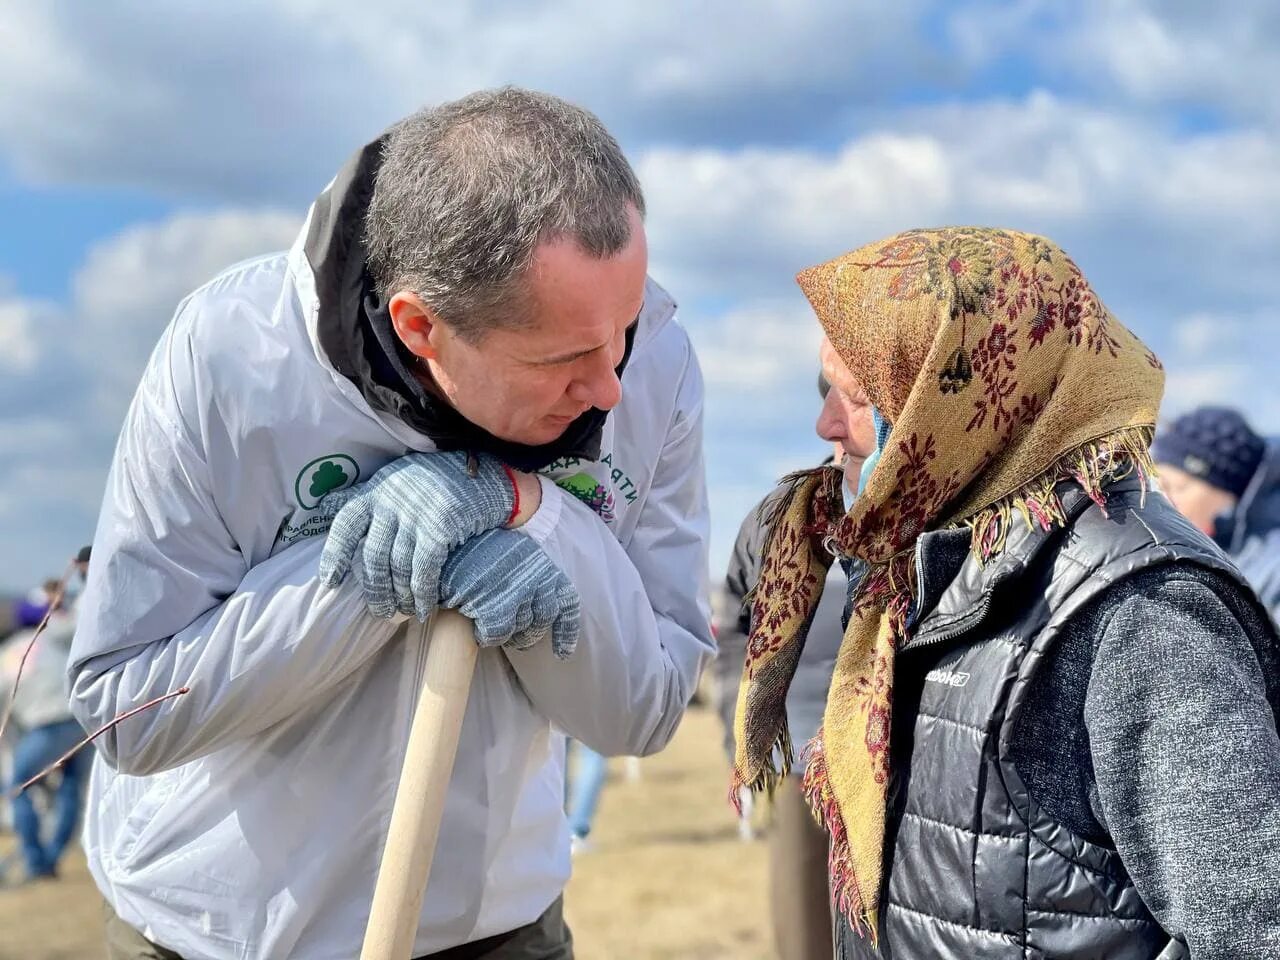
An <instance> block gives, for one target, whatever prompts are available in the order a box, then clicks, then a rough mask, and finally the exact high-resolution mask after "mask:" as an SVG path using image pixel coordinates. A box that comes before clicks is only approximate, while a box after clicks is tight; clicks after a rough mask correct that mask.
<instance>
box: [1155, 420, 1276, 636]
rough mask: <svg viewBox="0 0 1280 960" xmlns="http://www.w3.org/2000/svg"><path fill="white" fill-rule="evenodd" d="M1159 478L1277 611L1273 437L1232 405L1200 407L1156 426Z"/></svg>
mask: <svg viewBox="0 0 1280 960" xmlns="http://www.w3.org/2000/svg"><path fill="white" fill-rule="evenodd" d="M1151 455H1152V457H1153V458H1154V459H1155V461H1156V466H1157V467H1158V468H1159V470H1160V486H1161V487H1162V488H1163V489H1164V491H1165V493H1166V494H1167V495H1168V497H1169V499H1170V500H1171V501H1173V505H1174V506H1175V507H1177V508H1178V509H1179V510H1180V511H1182V514H1183V516H1185V517H1186V518H1187V519H1188V520H1190V521H1191V522H1192V523H1193V524H1195V525H1196V526H1197V527H1198V528H1199V529H1200V530H1202V531H1204V532H1205V533H1207V534H1208V535H1209V536H1210V537H1212V538H1213V539H1214V542H1216V543H1217V544H1218V546H1220V547H1222V549H1223V550H1225V551H1226V552H1227V554H1228V555H1229V556H1230V557H1231V559H1232V560H1233V561H1235V564H1236V566H1237V567H1239V568H1240V572H1241V573H1242V574H1244V578H1245V579H1246V580H1248V581H1249V584H1250V585H1251V586H1252V587H1253V589H1254V590H1255V591H1257V594H1258V598H1259V599H1260V600H1261V601H1262V602H1263V604H1264V605H1265V606H1266V608H1267V610H1268V611H1269V612H1270V613H1271V616H1272V618H1273V619H1275V618H1278V617H1280V442H1278V441H1275V440H1270V441H1268V440H1266V439H1264V438H1263V437H1261V436H1259V435H1258V434H1257V433H1255V432H1254V431H1253V429H1252V428H1251V427H1250V426H1249V423H1248V421H1246V420H1245V418H1244V417H1243V416H1242V415H1241V414H1240V413H1239V412H1238V411H1236V410H1230V409H1227V408H1224V407H1199V408H1197V409H1195V410H1192V411H1191V412H1190V413H1186V414H1183V415H1182V416H1181V417H1178V418H1177V419H1176V420H1174V421H1173V422H1172V423H1170V424H1169V425H1168V426H1167V427H1165V428H1163V429H1161V430H1160V431H1159V432H1158V433H1157V434H1156V439H1155V442H1154V443H1152V445H1151Z"/></svg>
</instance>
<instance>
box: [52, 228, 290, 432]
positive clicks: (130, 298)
mask: <svg viewBox="0 0 1280 960" xmlns="http://www.w3.org/2000/svg"><path fill="white" fill-rule="evenodd" d="M300 225H301V218H300V217H299V216H297V215H296V214H292V213H285V212H281V211H273V210H265V211H263V210H223V211H218V212H215V213H209V214H179V215H177V216H174V217H172V218H170V219H168V220H165V221H162V222H160V223H153V224H140V225H137V226H133V227H129V228H128V229H126V230H124V231H123V232H121V233H119V234H117V235H116V236H114V237H111V238H109V239H108V240H106V241H104V242H102V243H100V244H98V245H97V246H95V247H93V248H92V249H91V250H90V251H89V253H88V255H87V257H86V258H85V262H84V264H83V265H82V266H81V267H80V269H79V270H78V271H77V272H76V275H75V278H74V280H73V282H72V288H73V297H74V305H73V309H72V311H71V313H72V316H73V317H74V318H75V324H76V327H75V329H76V333H77V342H78V346H79V349H80V351H81V355H82V357H83V358H84V359H85V361H86V363H87V364H88V365H89V366H90V368H91V369H92V370H94V373H95V377H96V378H97V386H98V398H99V403H98V405H97V406H98V414H99V416H100V418H101V419H102V421H103V422H105V423H111V424H118V422H119V420H120V418H121V417H122V416H123V413H124V408H125V405H126V404H127V402H128V399H129V397H130V396H131V395H132V393H133V390H134V388H135V387H136V386H137V383H138V379H139V377H140V376H141V373H142V368H143V366H144V364H145V363H146V359H147V357H148V355H149V354H150V352H151V349H152V348H153V347H154V346H155V343H156V341H157V340H158V339H159V337H160V332H161V331H162V330H163V329H164V327H165V325H166V324H167V323H168V322H169V320H170V318H171V317H172V316H173V312H174V309H175V308H176V307H177V305H178V303H179V302H180V301H181V300H182V298H183V297H185V296H186V295H187V294H188V293H190V292H191V291H192V290H194V289H196V288H197V287H199V286H200V285H201V284H203V283H205V282H206V281H208V280H211V279H212V278H213V277H214V276H216V275H217V274H218V273H219V272H221V271H222V270H223V269H225V268H226V267H228V266H230V265H231V264H233V263H235V262H237V261H239V260H243V259H246V258H248V257H252V256H255V255H258V254H263V253H270V252H272V251H275V250H280V249H284V248H286V247H288V246H289V245H290V244H291V243H292V242H293V239H294V235H295V234H296V233H297V231H298V228H299V227H300Z"/></svg>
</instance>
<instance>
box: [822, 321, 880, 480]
mask: <svg viewBox="0 0 1280 960" xmlns="http://www.w3.org/2000/svg"><path fill="white" fill-rule="evenodd" d="M818 358H819V360H820V361H821V363H822V373H823V376H825V377H826V378H827V382H828V383H829V384H831V389H829V390H828V391H827V395H826V397H825V398H824V399H823V401H822V412H821V413H819V414H818V422H817V424H816V429H817V431H818V436H820V437H821V438H822V439H823V440H826V441H827V442H829V443H831V444H832V445H833V446H834V447H835V448H836V462H837V463H838V464H840V465H841V466H842V467H843V468H844V475H845V483H846V484H848V485H849V489H850V490H856V489H857V485H858V473H859V471H861V469H862V462H863V461H864V460H865V459H866V458H867V457H869V456H871V454H872V452H874V451H875V448H876V427H875V423H874V421H873V420H872V419H871V401H870V400H868V399H867V395H866V392H865V391H864V390H863V389H862V386H861V385H860V384H859V383H858V381H857V380H856V379H854V376H853V374H852V373H851V372H850V370H849V368H848V367H847V366H846V365H845V362H844V361H843V360H841V359H840V355H839V354H838V353H836V351H835V348H834V347H833V346H831V341H829V340H827V339H825V338H824V339H823V341H822V346H821V348H819V352H818Z"/></svg>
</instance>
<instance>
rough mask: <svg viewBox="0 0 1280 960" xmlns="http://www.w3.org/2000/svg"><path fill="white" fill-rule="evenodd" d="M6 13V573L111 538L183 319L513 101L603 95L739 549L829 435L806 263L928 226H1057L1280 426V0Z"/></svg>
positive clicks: (232, 1) (1111, 301) (1147, 316)
mask: <svg viewBox="0 0 1280 960" xmlns="http://www.w3.org/2000/svg"><path fill="white" fill-rule="evenodd" d="M264 7H265V5H261V4H251V3H248V2H243V0H225V2H222V3H218V4H209V3H195V2H187V0H175V2H170V3H166V4H152V3H146V4H143V3H140V2H127V0H122V2H117V3H112V4H84V3H71V2H59V0H51V2H44V3H39V4H34V3H28V2H23V0H0V51H3V54H2V55H0V222H2V223H3V225H4V228H3V229H2V230H0V543H3V545H4V550H3V551H2V552H0V588H11V589H16V588H24V587H26V586H29V585H30V584H32V583H34V582H37V581H38V580H39V579H40V578H43V577H45V576H47V575H51V574H55V573H57V572H58V571H60V570H61V569H62V567H63V565H64V563H65V559H66V558H67V557H68V556H69V555H70V554H71V553H72V552H73V551H74V550H75V549H76V548H77V547H79V546H80V545H81V544H82V543H84V542H87V541H88V540H89V538H90V537H91V535H92V530H93V526H94V522H95V518H96V515H97V509H98V504H99V502H100V499H101V490H102V483H103V480H104V479H105V475H106V469H107V466H108V464H109V462H110V457H111V451H112V449H113V446H114V443H115V437H116V433H117V431H118V428H119V424H120V421H121V418H122V416H123V414H124V409H125V407H126V405H127V403H128V400H129V397H130V395H131V394H132V390H133V387H134V385H135V383H136V381H137V378H138V375H139V372H140V370H141V367H142V364H143V363H144V362H145V358H146V355H147V352H148V351H149V349H150V347H151V345H152V344H153V343H154V342H155V340H156V338H157V336H158V334H159V331H160V330H161V329H162V328H163V326H164V324H165V323H167V322H168V319H169V316H170V314H171V312H172V310H173V308H174V306H175V305H176V304H177V302H178V300H179V299H180V298H181V297H182V296H183V295H184V294H185V293H186V292H187V291H188V290H190V289H191V288H193V287H195V286H197V285H198V284H200V283H201V282H203V281H204V280H206V279H208V277H210V276H211V275H213V274H214V273H215V272H217V271H218V270H219V269H220V268H221V267H223V266H225V265H227V264H230V263H231V262H234V261H235V260H238V259H241V258H243V257H245V256H248V255H251V254H254V253H257V252H261V251H265V250H271V249H278V248H281V247H283V246H286V245H287V244H288V243H289V242H290V240H291V238H292V235H293V233H294V232H295V231H296V229H297V227H298V225H299V224H300V222H301V219H302V216H303V215H304V213H305V210H306V205H307V203H308V202H309V200H310V199H311V198H312V197H313V196H314V195H315V194H316V193H317V192H318V191H319V190H320V189H321V188H322V187H323V186H324V183H325V182H326V180H327V179H328V178H329V176H331V175H332V173H333V172H334V171H335V170H336V169H337V167H338V166H339V165H340V164H341V163H342V161H343V160H344V159H345V157H346V156H347V155H348V154H349V153H350V152H351V151H352V150H353V149H354V148H355V147H357V146H358V145H359V144H360V143H361V142H363V141H364V140H366V139H368V138H370V137H372V136H373V135H375V134H376V133H377V132H378V131H379V130H380V129H381V128H382V127H383V126H385V125H386V124H387V123H389V122H391V121H393V120H394V119H396V118H397V117H399V116H401V115H403V114H405V113H407V112H409V111H411V110H413V109H415V108H416V107H418V106H419V105H421V104H424V103H430V102H436V101H439V100H442V99H447V98H450V97H453V96H457V95H459V94H462V93H465V92H467V91H468V90H472V89H475V88H478V87H484V86H492V85H495V84H499V83H517V84H522V85H526V86H533V87H537V88H541V89H545V90H549V91H551V92H554V93H558V94H560V95H562V96H566V97H568V98H570V99H573V100H576V101H578V102H580V103H583V104H584V105H586V106H588V107H590V108H591V109H593V110H595V111H596V112H597V113H599V114H600V116H601V117H602V118H603V119H604V121H605V122H606V123H607V124H608V125H609V126H610V127H611V129H613V130H614V131H615V133H617V135H618V136H619V138H620V139H621V140H622V141H623V143H624V146H625V147H626V148H627V151H628V153H629V155H630V156H631V158H632V160H633V162H634V164H635V166H636V168H637V170H638V171H639V173H640V176H641V179H642V180H643V181H644V185H645V188H646V192H647V195H648V200H649V207H650V214H649V221H648V226H649V235H650V246H651V250H652V258H653V263H652V272H653V273H654V274H655V276H657V278H658V279H659V280H660V281H661V282H662V283H664V285H666V286H667V287H668V289H670V290H671V291H672V293H673V294H674V295H675V296H676V298H677V299H678V300H679V301H680V304H681V315H682V318H683V321H684V323H685V324H686V325H687V327H688V328H689V330H690V332H691V334H692V336H693V338H694V341H695V343H696V344H697V346H698V349H699V354H700V357H701V359H702V363H703V367H704V371H705V374H706V378H707V383H708V422H707V454H708V467H709V473H710V478H711V484H712V491H713V507H714V517H713V523H714V530H713V550H712V556H713V564H714V566H715V568H716V570H718V569H719V568H720V566H721V565H722V564H723V562H724V560H725V558H726V556H727V551H728V545H729V543H730V542H731V540H732V537H733V535H734V532H735V531H736V528H737V525H738V523H739V522H740V520H741V518H742V516H743V515H744V514H745V512H746V511H747V509H748V508H749V507H750V506H751V504H752V503H753V502H754V501H755V500H756V499H757V498H759V497H760V496H761V495H762V494H763V493H764V492H765V491H767V490H768V489H769V487H770V485H771V484H772V482H773V481H774V479H776V477H777V476H778V475H780V474H781V473H782V472H784V471H785V470H787V469H790V468H793V467H796V466H802V465H805V464H806V463H808V462H810V461H813V460H815V459H816V458H817V457H819V456H820V455H821V452H822V446H821V444H820V443H819V442H818V441H817V439H816V438H814V437H813V436H812V430H811V425H812V421H813V418H814V416H815V414H816V404H815V400H816V394H815V390H814V370H815V366H816V348H817V326H816V324H815V323H814V322H813V321H812V319H811V317H810V315H809V311H808V309H807V307H806V305H805V303H804V301H803V299H802V298H801V296H800V294H799V292H798V290H797V289H796V287H795V285H794V283H793V281H792V277H793V275H794V274H795V272H796V271H797V270H798V269H800V268H801V267H804V266H807V265H809V264H811V263H814V262H817V261H819V260H824V259H827V258H829V257H831V256H834V255H836V254H838V253H840V252H843V251H845V250H848V249H851V248H853V247H856V246H859V245H861V244H863V243H865V242H868V241H871V240H874V239H877V238H878V237H880V236H884V235H888V234H890V233H894V232H897V231H898V230H902V229H906V228H910V227H919V226H937V225H943V224H947V223H983V224H992V225H1000V226H1008V227H1014V228H1018V229H1024V230H1031V231H1035V232H1040V233H1044V234H1047V235H1048V236H1050V237H1052V238H1054V239H1055V240H1057V241H1058V242H1059V243H1061V244H1062V245H1063V246H1064V247H1065V248H1066V249H1067V251H1068V252H1069V253H1070V254H1071V255H1072V256H1073V257H1074V258H1075V259H1076V260H1077V261H1078V262H1079V263H1080V264H1081V266H1082V267H1083V268H1084V270H1085V272H1086V274H1088V275H1089V277H1090V278H1091V280H1092V281H1093V283H1094V286H1095V287H1096V288H1097V290H1098V291H1099V293H1100V294H1101V296H1102V298H1103V299H1104V300H1105V301H1106V302H1107V304H1108V305H1109V306H1110V307H1111V308H1112V310H1113V311H1114V312H1115V313H1116V314H1117V315H1118V316H1119V317H1120V318H1121V319H1122V320H1123V321H1125V322H1126V323H1127V324H1129V325H1130V326H1131V327H1132V328H1133V329H1134V330H1135V331H1136V332H1137V333H1138V334H1139V335H1140V336H1142V337H1143V338H1144V339H1145V340H1147V342H1148V343H1149V344H1150V345H1151V346H1152V347H1154V348H1155V349H1156V351H1157V352H1158V353H1159V354H1160V355H1161V357H1162V358H1163V359H1164V360H1165V363H1166V366H1167V368H1168V370H1169V382H1168V388H1167V392H1166V400H1165V404H1166V406H1165V409H1166V412H1168V413H1174V412H1177V411H1178V410H1180V409H1185V408H1186V407H1188V406H1191V405H1194V404H1196V403H1200V402H1205V401H1209V400H1213V401H1221V402H1226V403H1234V404H1239V405H1241V406H1243V407H1244V408H1245V409H1246V411H1247V412H1248V413H1249V415H1250V416H1251V417H1252V418H1253V420H1254V421H1255V425H1256V426H1258V427H1259V428H1260V429H1265V430H1268V431H1273V432H1280V384H1278V383H1277V377H1276V375H1275V372H1274V371H1275V370H1276V364H1275V361H1274V357H1275V355H1276V351H1277V348H1280V283H1278V282H1277V279H1278V277H1280V92H1278V91H1280V68H1277V66H1276V64H1277V63H1280V5H1276V4H1275V3H1274V2H1273V0H1240V2H1236V3H1233V4H1230V5H1215V4H1204V3H1200V2H1193V0H1182V2H1169V0H1166V2H1160V3H1157V2H1147V0H1108V2H1090V0H1083V2H1058V3H1050V2H1041V0H1025V2H1019V0H1013V2H1005V3H994V2H981V0H979V2H963V0H962V2H951V3H928V2H923V0H900V2H896V3H890V4H886V3H873V2H869V0H810V2H788V3H783V2H763V0H736V2H732V3H730V2H723V0H706V2H702V3H697V4H690V3H650V4H628V5H622V4H599V3H591V2H585V0H582V2H579V0H563V2H553V0H541V2H518V3H517V2H514V0H488V2H474V3H450V4H423V3H419V2H411V0H364V2H362V3H360V4H349V3H342V2H339V0H277V2H275V3H273V4H271V5H270V7H269V8H268V9H264Z"/></svg>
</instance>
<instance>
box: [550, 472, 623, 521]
mask: <svg viewBox="0 0 1280 960" xmlns="http://www.w3.org/2000/svg"><path fill="white" fill-rule="evenodd" d="M556 486H557V487H559V488H560V489H561V490H564V491H566V492H567V493H572V494H573V495H574V496H575V497H577V498H578V499H579V500H581V501H582V502H583V503H585V504H586V505H587V506H588V507H590V508H591V509H592V510H594V511H595V512H596V513H598V514H600V519H601V520H603V521H604V522H605V523H612V522H613V518H614V510H613V507H614V501H613V492H612V491H610V490H608V489H606V488H605V487H604V485H603V484H600V483H597V482H596V478H595V477H593V476H592V475H591V474H589V473H575V474H574V475H573V476H571V477H561V478H560V479H559V480H557V481H556Z"/></svg>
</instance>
